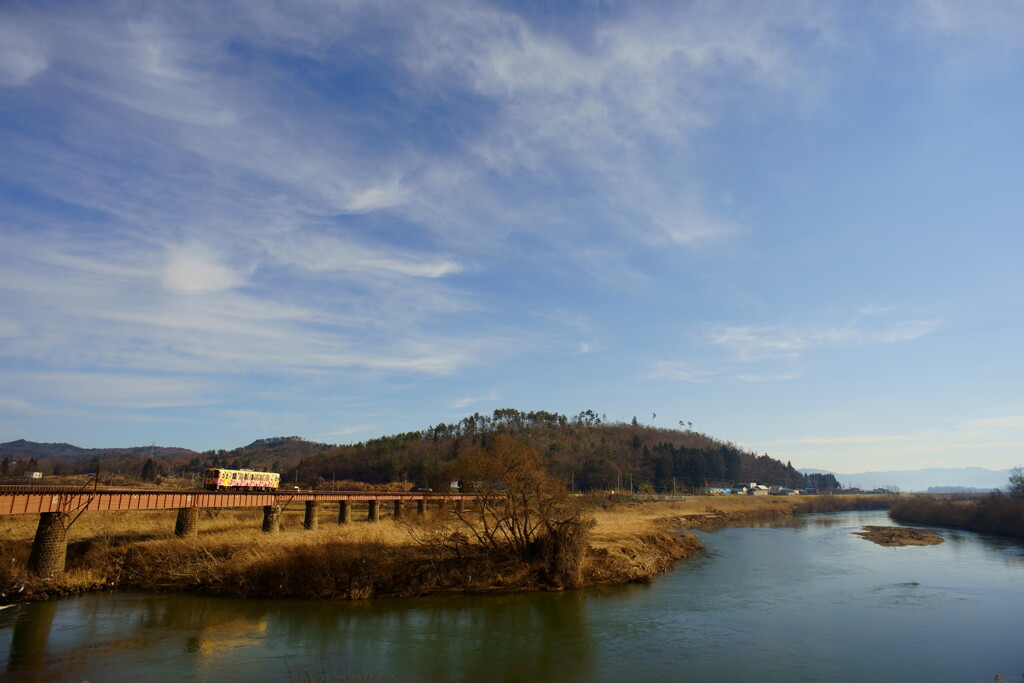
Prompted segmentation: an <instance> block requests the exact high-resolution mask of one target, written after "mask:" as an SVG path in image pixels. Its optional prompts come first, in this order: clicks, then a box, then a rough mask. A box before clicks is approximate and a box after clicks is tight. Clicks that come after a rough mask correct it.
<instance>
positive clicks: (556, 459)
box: [0, 408, 837, 492]
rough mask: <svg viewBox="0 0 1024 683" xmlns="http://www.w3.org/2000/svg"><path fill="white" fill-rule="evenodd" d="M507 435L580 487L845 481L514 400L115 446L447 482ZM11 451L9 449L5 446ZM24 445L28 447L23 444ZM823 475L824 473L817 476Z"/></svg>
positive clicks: (677, 434)
mask: <svg viewBox="0 0 1024 683" xmlns="http://www.w3.org/2000/svg"><path fill="white" fill-rule="evenodd" d="M498 434H506V435H509V436H512V437H514V438H515V439H517V440H520V441H523V442H525V443H527V444H529V445H530V446H532V447H534V448H536V449H537V450H538V451H540V452H541V453H542V454H543V456H544V461H545V464H546V465H547V467H548V469H549V471H550V472H551V473H552V474H553V475H554V476H556V477H558V478H559V479H562V480H563V481H565V482H566V484H568V485H570V486H571V487H572V488H573V489H575V490H577V491H587V490H593V489H601V490H628V489H633V490H637V491H651V492H671V491H677V492H681V491H687V490H695V489H703V488H706V487H708V486H715V485H729V484H734V483H737V482H758V483H761V484H767V485H779V486H788V487H793V488H805V487H808V486H811V487H814V488H829V487H835V486H837V484H836V483H835V479H834V477H828V478H825V477H822V476H820V475H817V478H816V479H814V481H811V480H809V479H808V477H806V476H805V475H803V474H801V473H800V472H798V471H797V470H796V469H794V468H793V467H792V466H791V465H790V464H789V463H783V462H780V461H779V460H775V459H774V458H771V457H769V456H768V455H767V454H761V455H758V454H757V453H753V452H750V451H745V450H743V449H741V448H739V447H737V446H736V445H735V444H733V443H730V442H726V441H720V440H718V439H715V438H712V437H710V436H708V435H706V434H702V433H700V432H697V431H694V430H693V429H691V428H688V425H686V424H683V423H680V429H678V430H676V429H659V428H655V427H650V426H646V425H642V424H640V423H639V422H638V421H637V420H636V418H634V419H633V420H632V422H631V423H619V422H614V423H608V422H606V421H605V420H604V419H603V418H602V417H601V416H600V415H598V414H597V413H595V412H594V411H592V410H586V411H583V412H580V413H579V414H577V415H574V416H572V417H567V416H565V415H560V414H558V413H549V412H546V411H532V412H521V411H519V410H515V409H512V408H503V409H499V410H495V411H494V412H493V413H492V414H490V415H481V414H480V413H474V414H473V415H470V416H468V417H465V418H463V419H462V420H460V421H459V422H457V423H452V424H445V423H441V424H437V425H434V426H431V427H428V428H426V429H423V430H421V431H415V432H406V433H403V434H393V435H390V436H382V437H379V438H376V439H371V440H369V441H365V442H360V443H356V444H351V445H342V446H335V445H330V444H322V443H314V442H310V441H305V440H303V439H301V438H299V437H294V436H293V437H277V438H270V439H259V440H257V441H254V442H253V443H251V444H249V445H247V446H244V447H241V448H236V449H233V450H230V451H224V450H220V451H206V452H204V453H194V452H182V453H177V454H168V455H166V456H164V457H156V458H154V462H153V463H152V464H149V465H148V466H147V461H148V460H149V458H148V457H144V456H143V455H142V454H139V453H132V456H134V457H131V458H130V459H128V458H125V455H126V454H125V453H119V454H116V455H115V454H111V456H113V457H115V458H116V460H115V461H114V462H116V464H117V466H118V468H119V471H121V470H123V471H124V473H125V474H134V475H135V476H141V475H142V474H143V470H144V469H145V470H146V474H147V477H146V478H147V479H152V478H153V476H154V474H156V475H166V474H182V475H186V476H187V475H188V474H189V473H190V472H193V471H196V470H200V469H202V468H204V467H207V466H219V467H232V468H243V467H245V468H253V469H263V470H271V471H276V472H280V473H281V474H282V477H283V480H284V481H286V482H296V483H298V484H299V485H302V486H316V487H321V486H329V485H331V483H332V482H363V483H366V484H388V483H394V482H403V483H406V484H408V485H410V486H422V487H429V488H433V489H435V490H443V489H447V488H448V486H449V485H450V482H451V481H452V480H453V479H455V478H456V477H455V475H454V461H455V459H456V458H457V457H458V455H459V454H460V453H462V452H464V451H465V450H467V449H469V448H472V447H475V446H481V447H484V448H486V446H487V445H488V444H489V443H490V441H491V440H492V439H493V438H494V437H495V436H496V435H498ZM0 452H2V448H0ZM22 453H23V454H24V449H22ZM38 461H39V465H38V466H39V467H40V468H44V467H50V468H51V471H54V470H57V469H60V470H61V471H63V472H65V473H71V472H77V471H81V472H87V471H90V469H89V468H90V467H91V468H92V469H93V470H94V469H95V466H96V465H97V464H99V465H100V467H101V468H104V469H105V470H106V469H109V466H110V465H111V464H113V463H111V462H109V461H108V459H107V458H104V457H103V456H100V455H96V456H94V457H93V458H91V459H90V460H87V461H86V460H81V459H79V460H75V461H65V460H61V459H60V458H56V459H49V460H48V459H47V458H46V457H38ZM810 476H811V477H815V476H816V475H810Z"/></svg>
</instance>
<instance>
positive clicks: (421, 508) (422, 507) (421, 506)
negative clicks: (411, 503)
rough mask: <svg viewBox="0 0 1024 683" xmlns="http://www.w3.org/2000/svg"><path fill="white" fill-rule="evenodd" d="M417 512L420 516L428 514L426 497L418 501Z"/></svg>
mask: <svg viewBox="0 0 1024 683" xmlns="http://www.w3.org/2000/svg"><path fill="white" fill-rule="evenodd" d="M416 514H417V515H419V516H420V517H422V516H423V515H425V514H427V501H426V500H425V499H423V498H420V499H419V500H417V501H416Z"/></svg>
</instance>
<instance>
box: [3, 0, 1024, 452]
mask: <svg viewBox="0 0 1024 683" xmlns="http://www.w3.org/2000/svg"><path fill="white" fill-rule="evenodd" d="M1022 121H1024V4H1022V3H1016V2H944V1H942V0H932V1H921V2H911V1H909V0H908V1H906V2H831V3H826V2H793V1H788V0H787V1H784V2H766V1H760V0H759V1H757V2H667V3H632V2H631V3H626V2H614V1H607V2H597V1H595V2H579V3H554V7H551V6H549V5H548V4H546V3H538V2H522V3H520V2H494V3H487V2H461V1H456V2H431V3H423V2H408V3H406V2H398V1H396V2H326V1H316V2H305V1H295V2H288V3H277V2H259V1H255V0H245V1H244V2H242V1H239V2H235V3H232V2H223V3H208V2H177V1H176V2H154V3H139V4H128V5H126V4H124V3H120V2H106V3H105V2H97V3H88V4H81V3H56V2H24V3H18V2H7V3H4V4H3V6H2V7H0V149H2V154H0V240H2V241H0V350H2V366H0V372H2V383H0V441H6V440H12V439H18V438H25V439H29V440H35V441H66V442H70V443H74V444H76V445H80V446H87V447H98V446H130V445H139V444H144V443H149V442H151V441H155V442H156V443H158V444H162V445H168V446H185V447H189V448H194V449H197V450H205V449H210V448H232V447H235V446H239V445H243V444H246V443H249V442H250V441H252V440H254V439H256V438H259V437H266V436H279V435H293V434H294V435H300V436H303V437H305V438H308V439H311V440H316V441H326V442H330V443H347V442H351V441H358V440H362V439H366V438H371V437H374V436H378V435H381V434H387V433H395V432H400V431H408V430H415V429H421V428H424V427H427V426H429V425H432V424H436V423H438V422H451V421H456V420H458V419H460V418H461V417H463V416H465V415H467V414H471V413H473V412H476V411H479V412H484V413H489V412H491V411H493V410H494V409H495V408H501V407H513V408H518V409H520V410H526V411H528V410H541V409H543V410H550V411H557V412H561V413H565V414H570V415H571V414H575V413H577V412H579V411H581V410H585V409H592V410H595V411H596V412H598V413H603V414H605V415H606V416H607V418H608V419H609V420H623V421H628V420H630V419H631V418H632V417H633V416H637V418H638V419H639V420H641V421H642V422H644V423H648V424H654V425H657V426H662V427H674V426H676V425H677V424H678V422H679V421H680V420H683V421H687V422H692V423H693V425H694V428H695V429H699V430H701V431H704V432H706V433H708V434H711V435H713V436H717V437H719V438H722V439H725V440H729V441H733V442H735V443H737V444H740V445H742V446H744V447H746V448H750V449H754V450H756V451H758V452H768V453H769V454H770V455H773V456H775V457H779V458H781V459H783V460H791V461H792V462H793V464H794V465H796V466H798V467H816V468H827V469H832V470H834V471H837V472H858V471H865V470H886V469H913V468H919V467H932V466H967V465H979V466H983V467H990V468H1005V467H1011V466H1014V465H1017V464H1020V463H1021V462H1022V461H1024V391H1022V389H1021V387H1022V385H1024V360H1022V359H1024V353H1022V351H1021V350H1022V349H1024V275H1022V273H1024V267H1022V254H1024V237H1022V235H1024V229H1022V228H1024V187H1022V177H1024V176H1022V168H1021V163H1022V162H1021V160H1022V159H1024V134H1022V127H1021V122H1022ZM655 415H656V416H655Z"/></svg>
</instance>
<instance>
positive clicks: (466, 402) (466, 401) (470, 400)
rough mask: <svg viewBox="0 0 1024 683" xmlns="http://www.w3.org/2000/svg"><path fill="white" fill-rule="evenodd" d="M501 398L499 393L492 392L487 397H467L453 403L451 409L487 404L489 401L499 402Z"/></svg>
mask: <svg viewBox="0 0 1024 683" xmlns="http://www.w3.org/2000/svg"><path fill="white" fill-rule="evenodd" d="M500 398H501V395H500V394H499V393H498V392H497V391H492V392H490V393H489V394H487V395H486V396H465V397H463V398H460V399H456V400H455V401H452V405H451V407H452V408H453V409H462V408H465V407H467V406H471V405H473V404H474V403H486V402H489V401H497V400H498V399H500Z"/></svg>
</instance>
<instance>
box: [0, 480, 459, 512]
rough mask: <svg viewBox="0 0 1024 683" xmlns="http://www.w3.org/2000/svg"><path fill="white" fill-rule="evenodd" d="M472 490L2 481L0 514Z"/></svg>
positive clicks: (441, 496)
mask: <svg viewBox="0 0 1024 683" xmlns="http://www.w3.org/2000/svg"><path fill="white" fill-rule="evenodd" d="M474 498H476V496H475V495H473V494H468V493H426V492H417V493H405V492H399V491H287V490H282V491H271V492H262V493H247V492H234V491H232V492H226V491H224V492H215V491H204V490H201V489H195V490H181V489H178V490H175V489H103V488H100V489H97V490H93V489H91V488H90V489H81V488H74V487H42V486H0V515H17V514H32V513H35V514H39V513H42V512H69V511H79V510H173V509H177V508H190V507H199V508H239V507H262V506H264V505H284V504H286V503H289V502H291V501H300V502H301V501H319V502H339V501H345V500H347V501H369V500H376V501H395V500H401V501H413V500H441V501H448V500H473V499H474Z"/></svg>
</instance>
